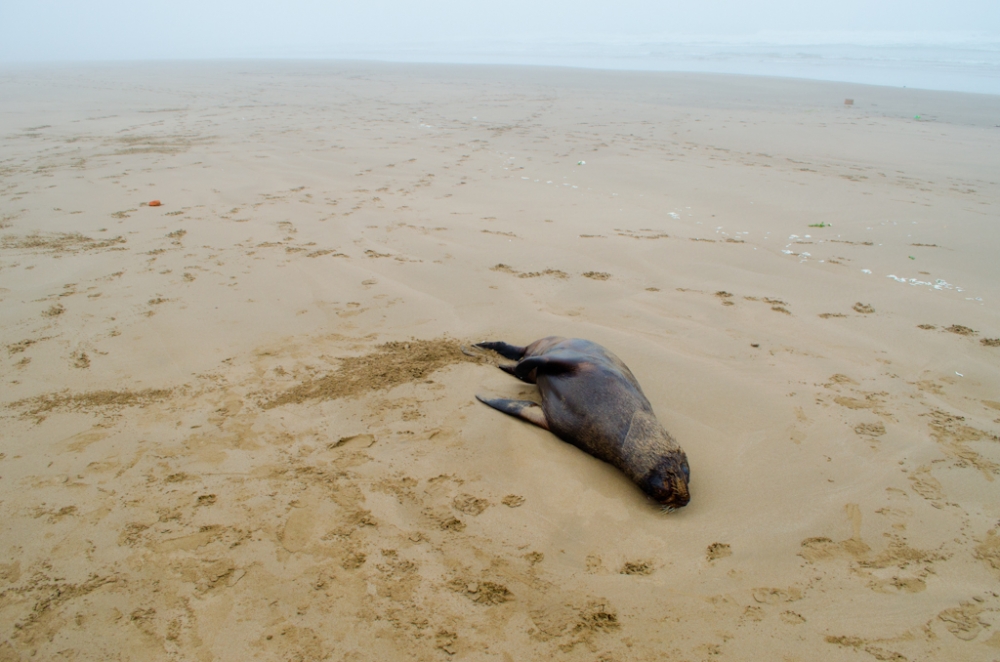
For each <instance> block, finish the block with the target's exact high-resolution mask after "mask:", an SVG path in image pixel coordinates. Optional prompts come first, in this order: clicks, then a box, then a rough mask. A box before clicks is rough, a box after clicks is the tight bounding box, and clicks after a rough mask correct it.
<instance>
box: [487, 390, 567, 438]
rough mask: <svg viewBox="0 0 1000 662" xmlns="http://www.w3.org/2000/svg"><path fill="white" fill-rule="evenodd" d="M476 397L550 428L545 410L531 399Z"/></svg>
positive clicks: (508, 412) (506, 411) (513, 414)
mask: <svg viewBox="0 0 1000 662" xmlns="http://www.w3.org/2000/svg"><path fill="white" fill-rule="evenodd" d="M476 399H477V400H479V401H480V402H482V403H484V404H487V405H489V406H491V407H493V408H494V409H499V410H500V411H502V412H503V413H505V414H510V415H511V416H516V417H518V418H520V419H523V420H525V421H528V422H529V423H534V424H535V425H537V426H538V427H540V428H542V429H544V430H548V429H549V422H548V421H547V420H546V419H545V412H544V411H542V408H541V407H540V406H538V403H536V402H532V401H531V400H507V399H504V398H486V397H483V396H481V395H476Z"/></svg>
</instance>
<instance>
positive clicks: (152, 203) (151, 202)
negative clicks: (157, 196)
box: [149, 200, 160, 207]
mask: <svg viewBox="0 0 1000 662" xmlns="http://www.w3.org/2000/svg"><path fill="white" fill-rule="evenodd" d="M149 206H150V207H159V206H160V201H159V200H151V201H150V202H149Z"/></svg>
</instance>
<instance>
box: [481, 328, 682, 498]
mask: <svg viewBox="0 0 1000 662" xmlns="http://www.w3.org/2000/svg"><path fill="white" fill-rule="evenodd" d="M475 347H479V348H481V349H488V350H492V351H494V352H496V353H497V354H499V355H501V356H503V357H504V358H507V359H511V360H513V361H517V363H513V364H506V365H501V366H500V369H501V370H503V371H504V372H507V373H510V374H511V375H514V376H515V377H517V378H518V379H520V380H522V381H525V382H528V383H529V384H537V385H538V391H539V393H540V394H541V396H542V404H541V406H539V405H538V404H537V403H535V402H531V401H530V400H508V399H505V398H488V397H484V396H481V395H476V398H477V399H479V400H480V401H481V402H483V403H485V404H488V405H489V406H491V407H493V408H494V409H499V410H500V411H502V412H504V413H505V414H510V415H511V416H517V417H518V418H521V419H524V420H525V421H528V422H529V423H534V424H535V425H537V426H539V427H541V428H545V429H546V430H549V431H551V432H552V433H554V434H555V435H556V436H557V437H559V438H560V439H562V440H563V441H565V442H568V443H570V444H573V445H574V446H576V447H577V448H579V449H580V450H583V451H585V452H587V453H590V454H591V455H593V456H594V457H596V458H598V459H601V460H604V461H605V462H607V463H609V464H611V465H613V466H615V467H617V468H618V469H620V470H621V471H622V472H624V473H625V475H626V476H628V477H629V478H630V479H631V480H632V482H634V483H635V484H636V485H638V486H639V487H640V488H641V489H642V491H643V492H645V493H646V494H647V495H649V496H650V497H651V498H652V499H653V500H654V501H655V502H656V503H658V504H660V505H662V506H663V507H664V509H665V510H673V509H675V508H680V507H682V506H685V505H687V503H688V501H689V500H690V494H689V492H688V482H689V481H690V480H691V470H690V468H689V467H688V461H687V456H686V455H685V454H684V451H683V450H681V447H680V446H679V445H678V444H677V442H676V441H674V438H673V437H671V436H670V433H669V432H667V431H666V430H665V429H663V426H662V425H660V422H659V421H658V420H656V416H655V415H654V414H653V408H652V406H651V405H650V404H649V400H647V399H646V396H645V395H644V394H643V392H642V389H641V388H640V387H639V382H638V381H636V378H635V376H634V375H633V374H632V371H631V370H629V369H628V367H627V366H626V365H625V364H624V363H622V361H621V359H619V358H618V357H617V356H615V355H614V354H612V353H611V352H609V351H608V350H607V349H605V348H604V347H601V346H600V345H598V344H597V343H594V342H590V341H589V340H581V339H579V338H571V339H566V338H560V337H558V336H551V337H548V338H542V339H541V340H536V341H535V342H533V343H531V344H530V345H528V346H527V347H518V346H516V345H509V344H507V343H505V342H481V343H477V344H476V345H475Z"/></svg>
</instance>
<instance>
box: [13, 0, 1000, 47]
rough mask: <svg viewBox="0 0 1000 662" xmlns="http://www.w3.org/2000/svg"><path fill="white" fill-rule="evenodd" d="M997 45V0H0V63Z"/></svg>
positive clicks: (999, 19)
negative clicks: (576, 46)
mask: <svg viewBox="0 0 1000 662" xmlns="http://www.w3.org/2000/svg"><path fill="white" fill-rule="evenodd" d="M741 36H742V37H747V36H754V37H755V38H756V39H759V40H764V41H768V40H772V39H777V40H779V41H780V40H782V39H785V40H792V41H796V40H800V41H801V40H805V41H810V40H816V39H818V40H820V41H823V40H830V39H833V40H840V39H846V40H855V39H862V40H865V39H868V40H875V41H878V40H880V39H888V40H899V39H903V40H904V41H905V40H906V39H915V40H931V41H935V40H937V41H940V40H942V39H944V40H961V39H964V38H968V37H970V36H971V37H977V36H978V37H984V38H986V39H987V40H989V41H1000V0H951V1H946V0H933V1H932V0H877V1H873V0H827V1H823V2H819V1H815V0H768V1H767V2H752V1H750V0H696V1H692V0H684V1H683V2H677V1H669V2H663V1H660V2H653V1H647V0H619V1H617V2H609V1H605V2H595V1H589V0H555V1H552V2H545V1H544V0H530V1H529V0H503V1H500V2H490V3H485V2H475V1H474V0H427V1H426V2H423V3H418V2H403V1H401V0H369V1H367V2H365V1H364V0H354V1H352V2H321V1H319V0H285V1H284V2H271V1H267V2H263V1H254V0H248V1H244V2H236V1H233V0H217V1H213V0H201V1H193V0H172V1H170V2H165V1H162V0H154V1H145V2H144V1H142V0H129V1H125V0H90V1H82V0H75V1H68V0H0V62H31V61H64V60H144V59H175V58H183V59H190V58H239V57H345V56H346V57H349V56H350V55H351V54H352V53H355V52H357V53H359V54H362V55H363V54H364V53H366V52H369V51H370V50H371V49H383V50H391V49H392V48H394V47H415V48H420V47H421V46H433V45H437V46H440V45H445V46H448V45H451V46H455V45H456V44H457V45H458V46H461V44H476V43H480V44H481V43H483V42H490V41H496V42H510V43H521V44H526V45H529V46H530V45H531V44H533V43H553V42H554V43H559V42H565V41H577V42H589V41H594V42H608V41H612V42H613V41H614V40H616V39H617V40H629V39H632V40H635V39H637V38H644V39H650V40H661V41H669V40H675V39H684V38H691V37H702V38H704V37H712V38H723V39H732V38H738V37H741Z"/></svg>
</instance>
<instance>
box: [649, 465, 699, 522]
mask: <svg viewBox="0 0 1000 662" xmlns="http://www.w3.org/2000/svg"><path fill="white" fill-rule="evenodd" d="M690 480H691V470H690V469H689V468H688V463H687V458H686V457H684V456H683V454H681V455H680V456H673V457H668V458H666V459H664V461H663V462H661V463H660V465H659V466H657V468H656V469H654V470H653V471H651V472H650V474H649V476H647V477H646V480H645V481H643V484H642V488H643V490H644V491H645V492H646V494H648V495H649V496H651V497H652V498H653V500H654V501H656V503H658V504H660V505H661V506H663V507H664V508H665V509H666V510H667V511H671V510H675V509H677V508H683V507H684V506H686V505H688V503H689V502H690V501H691V493H690V491H689V490H688V482H689V481H690Z"/></svg>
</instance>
